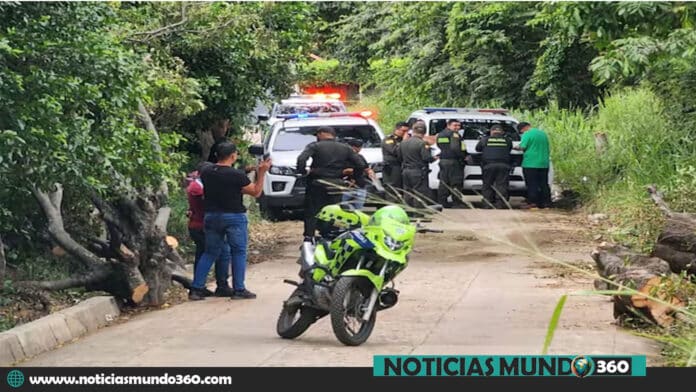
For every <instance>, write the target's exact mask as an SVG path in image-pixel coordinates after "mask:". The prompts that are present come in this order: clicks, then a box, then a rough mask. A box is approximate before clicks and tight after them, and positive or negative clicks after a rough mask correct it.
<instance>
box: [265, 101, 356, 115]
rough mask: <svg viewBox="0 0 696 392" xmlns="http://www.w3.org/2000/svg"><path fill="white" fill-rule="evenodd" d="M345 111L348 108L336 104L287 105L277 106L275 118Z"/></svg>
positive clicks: (274, 113)
mask: <svg viewBox="0 0 696 392" xmlns="http://www.w3.org/2000/svg"><path fill="white" fill-rule="evenodd" d="M345 111H346V108H345V107H344V106H343V105H341V104H340V103H334V102H316V103H315V102H312V103H287V104H281V105H276V107H275V108H274V109H273V117H276V116H278V115H281V114H299V113H339V112H345Z"/></svg>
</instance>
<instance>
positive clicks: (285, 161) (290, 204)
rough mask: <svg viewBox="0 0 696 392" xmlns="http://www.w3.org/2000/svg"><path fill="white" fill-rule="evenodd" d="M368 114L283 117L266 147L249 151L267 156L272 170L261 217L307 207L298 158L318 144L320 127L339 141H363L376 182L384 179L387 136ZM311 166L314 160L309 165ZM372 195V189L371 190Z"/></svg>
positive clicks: (266, 137)
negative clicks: (317, 132)
mask: <svg viewBox="0 0 696 392" xmlns="http://www.w3.org/2000/svg"><path fill="white" fill-rule="evenodd" d="M370 116H371V113H369V112H360V113H353V112H335V113H312V114H308V113H298V114H289V115H280V117H279V118H278V120H279V121H277V122H275V123H274V124H273V126H272V127H271V129H270V131H269V132H268V133H267V134H266V136H265V138H264V141H263V145H261V146H259V145H255V146H252V147H251V148H250V151H251V153H252V154H253V155H257V157H260V156H259V155H261V154H266V155H267V156H269V157H270V158H271V161H272V162H273V163H272V166H271V168H270V169H269V171H268V173H267V174H266V178H265V182H264V184H263V195H262V196H261V197H260V198H259V199H258V201H259V207H260V209H261V211H262V213H263V214H264V215H265V216H266V217H268V218H271V219H274V218H277V217H278V216H280V215H281V214H282V213H283V211H300V210H302V209H303V207H304V195H305V186H306V179H305V178H304V177H301V176H299V175H298V174H297V170H296V165H297V157H298V156H299V155H300V154H301V153H302V151H303V150H304V149H305V147H306V146H307V145H308V144H309V143H312V142H314V141H316V131H317V129H318V128H319V127H324V126H329V127H332V128H333V129H335V130H336V139H337V140H338V141H342V140H344V139H348V138H357V139H360V140H362V141H363V148H362V151H361V152H360V154H361V155H362V156H363V157H365V160H367V162H368V164H370V166H371V167H372V169H373V170H374V171H375V174H376V175H377V178H381V176H382V168H383V159H382V149H381V143H382V139H384V133H383V132H382V129H381V128H380V127H379V125H378V124H377V122H376V121H375V120H373V119H372V118H370ZM307 165H308V166H309V165H311V159H310V160H309V162H307ZM368 191H369V189H368Z"/></svg>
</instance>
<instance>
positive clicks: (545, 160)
mask: <svg viewBox="0 0 696 392" xmlns="http://www.w3.org/2000/svg"><path fill="white" fill-rule="evenodd" d="M518 129H519V131H520V133H521V134H522V141H521V142H520V145H519V146H518V147H514V148H515V149H516V150H522V151H524V155H523V157H522V172H523V174H524V181H525V183H526V184H527V206H526V208H548V207H551V188H550V187H549V137H548V136H547V135H546V133H545V132H544V131H542V130H541V129H538V128H532V126H531V125H530V124H529V123H526V122H521V123H520V124H519V125H518Z"/></svg>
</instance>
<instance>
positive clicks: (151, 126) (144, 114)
mask: <svg viewBox="0 0 696 392" xmlns="http://www.w3.org/2000/svg"><path fill="white" fill-rule="evenodd" d="M138 117H140V121H142V122H143V124H144V125H145V129H147V130H148V131H150V133H151V134H152V148H153V149H154V150H155V156H156V157H157V161H158V162H160V163H161V162H162V146H161V145H160V138H159V133H157V128H155V123H154V122H153V121H152V117H150V112H148V111H147V108H146V107H145V105H144V104H143V102H142V101H140V100H138ZM159 191H160V193H161V194H162V195H163V196H164V198H166V197H167V196H168V195H169V189H168V187H167V182H166V181H165V180H164V179H163V180H162V182H161V183H160V189H159Z"/></svg>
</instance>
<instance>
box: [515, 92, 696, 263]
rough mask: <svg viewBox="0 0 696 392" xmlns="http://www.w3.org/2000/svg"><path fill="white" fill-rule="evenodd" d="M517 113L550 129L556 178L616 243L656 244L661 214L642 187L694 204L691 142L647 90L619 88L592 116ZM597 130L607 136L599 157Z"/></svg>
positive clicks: (680, 204) (682, 204) (678, 204)
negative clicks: (602, 221) (601, 216)
mask: <svg viewBox="0 0 696 392" xmlns="http://www.w3.org/2000/svg"><path fill="white" fill-rule="evenodd" d="M518 117H519V118H520V119H524V120H528V121H530V122H531V123H533V124H538V125H539V126H540V127H541V128H543V129H545V130H547V131H548V134H549V137H550V139H551V148H552V160H553V165H554V173H555V180H556V182H557V183H558V184H559V185H560V186H561V187H562V188H565V189H573V190H575V191H576V192H579V193H580V196H581V198H582V199H583V200H584V201H585V202H586V203H587V207H588V209H590V210H594V211H601V212H606V213H609V215H610V216H611V219H612V224H614V228H613V229H612V231H610V232H609V233H608V234H609V236H610V237H611V238H612V239H613V240H615V241H617V242H620V243H624V244H627V245H629V246H632V247H635V248H637V249H639V250H643V251H649V250H650V249H651V248H652V246H653V245H654V244H655V240H656V238H657V235H658V234H659V230H660V229H661V227H662V226H661V225H662V223H663V219H662V217H661V214H660V212H659V211H658V210H657V209H656V208H655V207H654V205H653V204H652V202H651V201H650V199H649V198H648V196H647V192H646V186H647V185H651V184H656V185H657V186H658V188H659V189H661V190H663V191H665V193H666V198H667V201H668V202H669V203H670V204H673V205H674V207H675V208H676V209H678V210H683V209H686V208H691V207H693V206H694V205H693V202H692V200H693V196H692V195H693V190H692V188H691V187H692V184H694V181H696V180H694V174H693V173H694V170H693V169H689V167H690V166H694V165H695V164H696V163H695V162H694V156H695V155H694V153H695V152H696V151H694V149H695V148H696V143H695V142H694V140H693V138H692V137H690V136H689V135H688V132H685V131H684V130H683V129H682V128H680V127H678V126H675V125H674V123H672V122H671V121H670V117H669V116H668V115H667V114H666V110H665V109H664V103H663V102H662V100H661V99H660V98H659V97H658V96H657V95H656V94H654V93H652V92H651V91H650V90H649V89H647V88H642V89H635V90H621V91H617V92H615V93H613V94H612V95H608V96H607V97H606V98H605V99H604V100H603V101H602V103H601V104H600V105H598V106H597V107H596V108H595V109H594V110H593V111H592V112H590V113H584V112H582V111H580V110H567V109H560V108H559V107H558V106H554V105H552V106H550V107H549V108H548V109H547V110H545V111H533V112H521V113H519V114H518ZM596 132H603V133H605V134H606V136H607V139H608V145H607V146H606V148H605V150H604V151H603V152H602V153H601V154H598V153H597V151H596V147H595V133H596Z"/></svg>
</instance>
